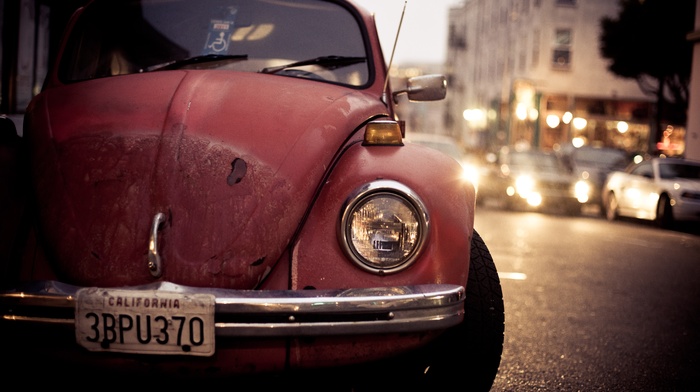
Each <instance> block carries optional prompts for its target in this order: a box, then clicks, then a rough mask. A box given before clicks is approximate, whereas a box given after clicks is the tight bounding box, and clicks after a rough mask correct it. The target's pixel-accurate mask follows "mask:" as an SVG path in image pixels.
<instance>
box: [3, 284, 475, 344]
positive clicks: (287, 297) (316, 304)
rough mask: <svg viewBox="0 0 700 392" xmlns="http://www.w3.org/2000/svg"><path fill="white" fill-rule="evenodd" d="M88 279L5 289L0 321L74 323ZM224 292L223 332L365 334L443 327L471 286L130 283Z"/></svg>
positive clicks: (220, 306) (219, 323)
mask: <svg viewBox="0 0 700 392" xmlns="http://www.w3.org/2000/svg"><path fill="white" fill-rule="evenodd" d="M80 288H81V287H78V286H72V285H66V284H63V283H60V282H56V281H42V282H36V283H34V284H32V285H30V286H27V287H23V288H21V289H15V290H12V291H5V292H1V293H0V323H8V322H13V323H14V322H28V323H38V324H44V325H47V326H48V325H52V324H53V325H55V324H62V325H64V326H65V325H72V324H73V323H74V312H75V294H76V293H77V291H78V289H80ZM120 289H127V290H134V291H139V290H161V291H168V292H176V293H183V294H191V293H205V294H213V295H214V296H215V297H216V313H215V320H216V322H215V325H216V336H217V337H255V336H257V337H293V336H321V335H325V336H328V335H357V334H376V333H404V332H422V331H431V330H441V329H445V328H448V327H451V326H454V325H457V324H459V323H460V322H461V321H462V319H463V318H464V296H465V294H464V287H462V286H459V285H445V284H427V285H415V286H397V287H380V288H361V289H350V290H225V289H212V288H195V287H188V286H181V285H177V284H174V283H169V282H160V283H154V284H148V285H143V286H133V287H122V288H120Z"/></svg>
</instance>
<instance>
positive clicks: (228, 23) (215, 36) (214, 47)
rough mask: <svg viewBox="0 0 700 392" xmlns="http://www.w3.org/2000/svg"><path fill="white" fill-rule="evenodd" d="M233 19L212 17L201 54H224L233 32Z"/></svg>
mask: <svg viewBox="0 0 700 392" xmlns="http://www.w3.org/2000/svg"><path fill="white" fill-rule="evenodd" d="M233 26H234V21H233V20H224V19H212V20H211V22H209V34H208V35H207V43H206V45H205V46H204V53H203V54H226V53H227V52H228V44H229V42H231V34H233Z"/></svg>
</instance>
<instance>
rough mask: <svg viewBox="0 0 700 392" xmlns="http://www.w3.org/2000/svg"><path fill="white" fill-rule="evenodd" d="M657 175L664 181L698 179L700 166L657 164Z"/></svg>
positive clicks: (699, 177)
mask: <svg viewBox="0 0 700 392" xmlns="http://www.w3.org/2000/svg"><path fill="white" fill-rule="evenodd" d="M659 175H660V176H661V178H663V179H666V180H672V179H677V178H685V179H689V180H699V179H700V165H688V164H683V163H661V164H659Z"/></svg>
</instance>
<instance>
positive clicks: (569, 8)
mask: <svg viewBox="0 0 700 392" xmlns="http://www.w3.org/2000/svg"><path fill="white" fill-rule="evenodd" d="M618 7H619V2H618V1H614V0H585V1H584V0H465V1H464V2H463V3H462V4H461V5H459V6H455V7H453V8H452V9H450V13H449V32H448V50H447V59H446V73H447V75H448V85H449V86H450V87H449V90H448V97H447V102H446V108H445V110H446V112H445V115H444V118H445V126H446V128H447V129H448V130H450V132H451V133H453V135H454V136H455V137H457V138H459V139H461V140H463V141H464V143H465V144H466V145H468V146H469V147H470V148H473V149H495V148H497V147H499V146H503V145H527V146H533V147H539V148H543V149H557V148H560V147H562V146H564V145H566V144H569V143H573V144H577V143H585V144H600V145H607V146H615V147H620V148H624V149H626V150H628V151H630V152H632V151H634V152H646V151H648V150H649V145H650V144H651V143H652V142H651V140H650V136H651V134H652V127H653V118H654V117H653V115H654V113H653V110H654V107H655V105H654V100H653V97H649V96H646V95H645V94H644V93H643V92H642V91H641V89H640V88H639V86H638V85H637V83H636V81H634V80H631V79H623V78H620V77H617V76H616V75H614V74H613V73H611V72H609V71H608V70H607V60H606V59H604V58H602V57H601V55H600V53H599V36H600V32H601V28H600V20H601V18H602V17H604V16H610V17H616V16H617V15H618V13H619V9H618Z"/></svg>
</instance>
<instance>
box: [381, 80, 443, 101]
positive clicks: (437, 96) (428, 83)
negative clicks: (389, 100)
mask: <svg viewBox="0 0 700 392" xmlns="http://www.w3.org/2000/svg"><path fill="white" fill-rule="evenodd" d="M400 94H406V95H407V96H408V99H409V100H410V101H415V102H423V101H439V100H441V99H444V98H445V96H446V95H447V79H445V77H444V76H443V75H423V76H415V77H412V78H410V79H408V81H407V82H406V88H405V89H403V90H398V91H395V92H394V100H396V98H397V97H398V96H399V95H400Z"/></svg>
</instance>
